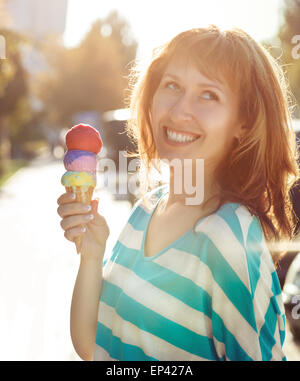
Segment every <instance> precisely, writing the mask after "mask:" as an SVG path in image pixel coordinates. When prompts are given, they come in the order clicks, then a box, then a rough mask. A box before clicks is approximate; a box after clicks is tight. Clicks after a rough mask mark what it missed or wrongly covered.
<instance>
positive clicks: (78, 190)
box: [65, 186, 95, 254]
mask: <svg viewBox="0 0 300 381" xmlns="http://www.w3.org/2000/svg"><path fill="white" fill-rule="evenodd" d="M65 188H66V191H67V192H68V193H75V194H76V199H75V201H77V202H82V203H83V204H90V203H91V200H92V197H93V192H94V189H95V188H94V187H89V188H88V189H87V190H86V191H84V190H83V187H78V186H76V187H75V186H73V187H65ZM81 243H82V237H77V238H75V245H76V250H77V254H79V253H80V250H81Z"/></svg>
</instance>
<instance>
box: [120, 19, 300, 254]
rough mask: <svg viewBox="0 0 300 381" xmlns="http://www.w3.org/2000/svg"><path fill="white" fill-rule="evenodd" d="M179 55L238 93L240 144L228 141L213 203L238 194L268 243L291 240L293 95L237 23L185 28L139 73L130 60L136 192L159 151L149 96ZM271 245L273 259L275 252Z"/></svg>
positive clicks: (130, 131) (145, 186) (266, 54)
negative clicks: (137, 166)
mask: <svg viewBox="0 0 300 381" xmlns="http://www.w3.org/2000/svg"><path fill="white" fill-rule="evenodd" d="M178 56H186V57H189V58H190V59H191V60H192V62H193V64H195V65H196V67H197V69H198V70H199V71H200V72H201V73H203V74H204V75H205V76H207V77H208V78H211V79H216V80H219V81H221V82H222V81H224V80H225V81H226V82H227V84H228V85H229V86H230V87H231V88H232V89H234V91H236V92H237V94H238V95H239V99H240V105H239V116H240V118H241V120H243V121H244V126H245V127H246V134H244V136H243V138H242V140H240V141H239V142H238V144H237V142H236V141H234V143H233V145H232V147H231V149H230V152H229V153H227V155H226V160H223V161H221V162H220V164H219V167H218V168H217V169H216V172H215V174H216V178H217V179H218V182H219V184H220V186H221V189H222V193H221V199H220V201H219V205H218V207H217V209H218V208H219V207H220V206H221V205H223V204H224V203H225V202H228V201H229V202H240V203H242V204H243V205H245V206H246V207H247V208H248V210H249V211H250V213H251V214H252V215H253V214H254V215H256V216H257V217H258V218H259V220H260V222H261V225H262V228H263V231H264V235H265V237H266V240H267V243H268V244H270V243H271V242H272V243H273V244H274V243H275V244H276V243H277V242H279V241H281V240H284V241H289V240H291V239H292V238H293V237H294V232H295V227H296V223H297V217H296V215H295V214H294V212H293V207H292V202H291V199H290V189H291V187H292V186H293V184H294V183H295V182H296V181H297V179H298V178H299V169H298V165H297V159H298V154H297V147H296V137H295V133H294V131H293V128H292V117H291V113H292V108H293V107H295V104H294V105H293V102H292V99H293V95H292V94H291V92H290V91H289V89H288V84H287V81H286V79H285V73H284V71H283V68H282V67H281V65H280V64H279V63H278V62H277V60H276V59H275V58H273V57H272V55H271V54H270V53H269V52H268V51H267V50H266V48H264V47H263V46H262V45H261V44H260V43H258V42H256V41H255V40H254V39H252V38H251V37H250V36H249V35H248V34H247V33H245V32H244V31H243V30H241V29H239V28H233V29H230V30H226V31H221V30H220V29H219V28H218V27H217V26H215V25H210V26H209V27H207V28H197V29H191V30H188V31H185V32H183V33H180V34H179V35H177V36H176V37H175V38H173V39H172V40H171V41H169V42H168V43H166V44H165V45H163V46H161V47H159V48H157V49H155V50H154V52H153V57H152V60H151V62H150V64H149V66H148V67H147V69H146V70H145V72H144V73H143V74H141V73H139V72H138V71H137V70H136V69H135V68H133V70H132V72H131V77H130V79H131V84H132V86H131V97H130V109H131V119H130V120H129V121H128V123H127V127H126V130H127V133H128V135H129V136H130V137H131V138H132V139H133V141H134V143H135V144H136V146H137V151H138V152H137V153H129V156H137V157H138V158H139V159H140V172H139V173H140V195H141V196H144V195H145V193H146V192H147V191H149V190H150V189H149V184H150V181H149V173H151V170H152V164H151V161H152V159H159V158H158V154H157V151H156V147H155V144H154V139H153V135H152V129H151V105H152V100H153V96H154V93H155V91H156V89H157V87H158V85H159V83H160V81H161V78H162V75H163V73H164V71H165V69H166V66H167V65H168V63H169V62H170V60H171V59H172V58H174V57H178ZM156 169H158V171H160V168H156ZM150 188H151V186H150ZM217 209H216V210H217ZM272 247H273V248H272V249H270V251H271V253H272V256H273V259H274V262H276V260H277V259H278V255H279V254H281V252H280V250H276V248H275V249H274V246H272Z"/></svg>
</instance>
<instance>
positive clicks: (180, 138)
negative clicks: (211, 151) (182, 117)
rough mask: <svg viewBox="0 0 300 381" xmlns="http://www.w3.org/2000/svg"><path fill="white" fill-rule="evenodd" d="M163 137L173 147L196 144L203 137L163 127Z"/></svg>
mask: <svg viewBox="0 0 300 381" xmlns="http://www.w3.org/2000/svg"><path fill="white" fill-rule="evenodd" d="M163 135H164V138H165V142H166V143H168V144H170V145H172V146H177V147H178V146H187V145H189V144H192V143H194V142H195V141H196V140H199V138H201V137H202V136H201V135H197V134H195V133H192V132H185V131H181V130H176V129H174V128H171V127H167V126H164V127H163Z"/></svg>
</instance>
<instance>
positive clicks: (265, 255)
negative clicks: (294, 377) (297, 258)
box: [94, 186, 286, 361]
mask: <svg viewBox="0 0 300 381" xmlns="http://www.w3.org/2000/svg"><path fill="white" fill-rule="evenodd" d="M167 191H168V186H162V187H158V188H156V189H155V190H154V191H152V192H149V194H148V197H151V196H152V197H153V196H154V199H153V204H152V207H151V208H150V209H149V207H146V205H144V204H143V203H142V200H139V201H138V202H137V203H136V204H135V206H134V207H133V210H132V212H131V215H130V217H129V220H128V222H127V224H126V225H125V227H124V229H123V231H122V232H121V234H120V237H119V239H118V240H117V242H116V244H115V246H114V248H113V250H112V253H111V256H110V258H108V260H106V261H105V262H104V265H103V285H102V294H101V299H100V303H99V311H98V326H97V334H96V343H95V352H94V359H95V360H102V361H103V360H113V361H115V360H121V361H122V360H125V361H128V360H136V361H138V360H146V361H147V360H150V361H151V360H152V361H155V360H159V361H168V360H169V361H176V360H178V361H182V360H184V361H199V360H259V361H261V360H286V358H285V355H284V353H283V351H282V345H283V342H284V337H285V316H284V307H283V303H282V299H281V289H280V285H279V281H278V278H277V274H276V271H275V268H274V265H273V262H272V258H271V256H270V253H269V251H268V248H267V245H266V243H265V240H264V237H263V233H262V228H261V225H260V222H259V220H258V218H257V217H255V216H252V215H251V214H250V213H249V211H248V210H247V208H246V207H244V206H243V205H241V204H237V203H230V204H229V203H228V204H225V205H223V206H222V207H221V208H220V209H219V210H218V211H217V212H216V213H214V214H212V215H210V216H208V217H204V218H202V219H200V220H199V221H198V223H197V226H196V232H193V231H192V229H191V230H190V231H188V232H187V233H186V234H184V235H182V236H181V237H180V238H179V239H177V240H176V241H175V242H173V243H172V244H171V245H169V246H168V247H166V248H165V249H164V250H162V251H160V252H159V253H157V254H156V255H155V256H153V257H145V256H144V253H143V247H144V241H145V235H146V231H147V227H148V223H149V220H150V218H151V215H152V213H153V211H154V209H155V206H156V205H157V203H158V201H159V199H160V197H162V196H163V195H164V194H165V192H167ZM155 197H156V198H155Z"/></svg>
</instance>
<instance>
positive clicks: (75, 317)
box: [70, 257, 102, 361]
mask: <svg viewBox="0 0 300 381" xmlns="http://www.w3.org/2000/svg"><path fill="white" fill-rule="evenodd" d="M101 289H102V259H99V260H91V259H89V260H85V259H84V257H82V258H81V261H80V266H79V270H78V274H77V278H76V282H75V286H74V291H73V297H72V304H71V322H70V329H71V338H72V342H73V345H74V348H75V350H76V352H77V353H78V355H79V356H80V357H81V358H82V359H83V360H86V361H89V360H92V359H93V351H94V345H95V337H96V330H97V317H98V306H99V300H100V295H101Z"/></svg>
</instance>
